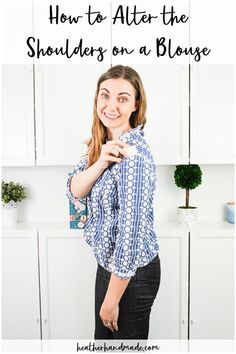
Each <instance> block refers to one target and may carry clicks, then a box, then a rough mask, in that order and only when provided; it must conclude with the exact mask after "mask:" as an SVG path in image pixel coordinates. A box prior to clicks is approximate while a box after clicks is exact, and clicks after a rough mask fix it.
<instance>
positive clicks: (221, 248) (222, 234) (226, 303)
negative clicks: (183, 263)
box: [190, 228, 234, 339]
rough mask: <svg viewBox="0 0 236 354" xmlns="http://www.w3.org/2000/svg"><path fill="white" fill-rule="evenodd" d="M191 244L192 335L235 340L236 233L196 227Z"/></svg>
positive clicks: (192, 233)
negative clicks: (235, 257) (235, 268)
mask: <svg viewBox="0 0 236 354" xmlns="http://www.w3.org/2000/svg"><path fill="white" fill-rule="evenodd" d="M190 243H191V256H190V289H191V291H190V299H191V301H190V338H191V339H234V236H233V233H232V231H230V232H227V230H219V229H218V230H217V229H216V228H212V229H207V228H206V229H205V230H204V229H199V230H193V231H192V232H191V237H190Z"/></svg>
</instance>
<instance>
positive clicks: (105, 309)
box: [99, 298, 119, 332]
mask: <svg viewBox="0 0 236 354" xmlns="http://www.w3.org/2000/svg"><path fill="white" fill-rule="evenodd" d="M99 315H100V317H101V320H102V322H103V324H104V326H106V327H107V328H109V329H110V330H111V331H112V332H114V331H118V325H117V322H118V316H119V305H118V304H114V303H112V302H111V301H109V299H106V298H105V299H104V301H103V304H102V306H101V308H100V312H99Z"/></svg>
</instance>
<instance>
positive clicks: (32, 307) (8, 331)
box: [2, 230, 41, 339]
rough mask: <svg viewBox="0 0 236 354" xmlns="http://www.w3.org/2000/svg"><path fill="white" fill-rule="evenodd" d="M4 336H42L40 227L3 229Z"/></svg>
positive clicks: (7, 337) (4, 337) (22, 337)
mask: <svg viewBox="0 0 236 354" xmlns="http://www.w3.org/2000/svg"><path fill="white" fill-rule="evenodd" d="M2 338H3V339H40V338H41V335H40V302H39V274H38V250H37V232H36V231H27V230H24V231H10V230H8V231H7V230H4V231H3V236H2Z"/></svg>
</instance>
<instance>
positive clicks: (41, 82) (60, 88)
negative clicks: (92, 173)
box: [35, 64, 107, 165]
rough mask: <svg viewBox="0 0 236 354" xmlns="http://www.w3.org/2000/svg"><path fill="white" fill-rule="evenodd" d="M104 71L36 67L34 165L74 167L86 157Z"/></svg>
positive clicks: (96, 67)
mask: <svg viewBox="0 0 236 354" xmlns="http://www.w3.org/2000/svg"><path fill="white" fill-rule="evenodd" d="M106 69H107V67H106ZM103 70H104V66H103V65H75V64H70V65H66V64H65V65H59V64H58V65H50V64H48V65H46V64H45V65H36V77H35V80H36V81H35V84H36V88H35V90H36V91H35V92H36V141H37V165H74V164H75V162H76V161H78V160H79V158H80V156H81V155H82V154H84V153H85V151H86V146H85V144H83V142H84V141H85V140H86V139H88V138H90V136H91V126H92V113H93V101H94V95H95V90H96V82H97V79H98V78H99V76H100V75H101V74H102V72H103Z"/></svg>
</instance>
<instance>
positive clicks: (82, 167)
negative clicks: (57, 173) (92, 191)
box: [66, 156, 87, 203]
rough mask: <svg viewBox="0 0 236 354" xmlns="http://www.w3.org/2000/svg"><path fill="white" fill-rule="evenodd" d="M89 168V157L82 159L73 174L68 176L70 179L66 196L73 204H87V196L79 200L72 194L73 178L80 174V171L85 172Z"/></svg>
mask: <svg viewBox="0 0 236 354" xmlns="http://www.w3.org/2000/svg"><path fill="white" fill-rule="evenodd" d="M86 166H87V156H85V157H82V158H81V159H80V161H79V163H78V164H77V165H76V166H75V168H74V170H73V171H72V172H69V174H68V179H67V183H66V195H67V197H68V198H69V200H70V202H71V203H76V202H78V201H80V202H85V199H86V196H85V197H81V198H77V197H74V195H73V194H72V192H71V189H70V188H71V180H72V177H73V176H74V175H75V174H76V173H77V172H78V171H83V170H85V168H86Z"/></svg>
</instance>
